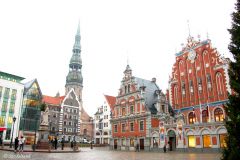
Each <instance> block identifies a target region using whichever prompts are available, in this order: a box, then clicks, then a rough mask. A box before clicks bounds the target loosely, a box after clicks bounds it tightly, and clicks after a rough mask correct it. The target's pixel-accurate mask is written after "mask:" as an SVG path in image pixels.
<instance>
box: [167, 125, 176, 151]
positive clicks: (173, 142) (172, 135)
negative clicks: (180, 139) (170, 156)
mask: <svg viewBox="0 0 240 160" xmlns="http://www.w3.org/2000/svg"><path fill="white" fill-rule="evenodd" d="M168 137H169V140H168V145H169V150H170V151H174V150H175V149H176V134H175V132H174V131H172V130H170V131H169V132H168Z"/></svg>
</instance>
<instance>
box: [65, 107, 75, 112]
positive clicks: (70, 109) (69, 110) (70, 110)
mask: <svg viewBox="0 0 240 160" xmlns="http://www.w3.org/2000/svg"><path fill="white" fill-rule="evenodd" d="M65 111H66V112H69V113H77V109H72V108H67V107H65Z"/></svg>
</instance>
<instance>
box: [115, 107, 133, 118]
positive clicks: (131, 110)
mask: <svg viewBox="0 0 240 160" xmlns="http://www.w3.org/2000/svg"><path fill="white" fill-rule="evenodd" d="M127 109H128V107H122V109H121V112H120V110H118V109H116V110H117V115H118V114H119V115H121V116H125V115H127V113H128V112H127ZM134 111H135V109H134V106H130V107H129V114H134V113H135V112H134Z"/></svg>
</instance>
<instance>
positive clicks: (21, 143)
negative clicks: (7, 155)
mask: <svg viewBox="0 0 240 160" xmlns="http://www.w3.org/2000/svg"><path fill="white" fill-rule="evenodd" d="M24 143H25V138H24V137H23V136H21V138H20V140H19V152H21V151H22V152H23V147H24Z"/></svg>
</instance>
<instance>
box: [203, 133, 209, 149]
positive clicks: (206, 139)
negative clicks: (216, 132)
mask: <svg viewBox="0 0 240 160" xmlns="http://www.w3.org/2000/svg"><path fill="white" fill-rule="evenodd" d="M209 147H211V136H210V135H203V148H209Z"/></svg>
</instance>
